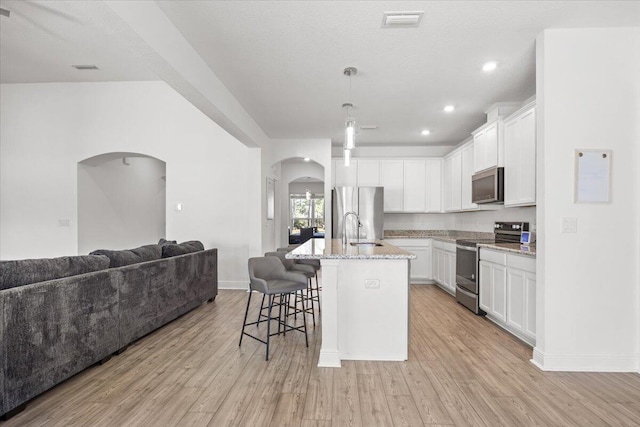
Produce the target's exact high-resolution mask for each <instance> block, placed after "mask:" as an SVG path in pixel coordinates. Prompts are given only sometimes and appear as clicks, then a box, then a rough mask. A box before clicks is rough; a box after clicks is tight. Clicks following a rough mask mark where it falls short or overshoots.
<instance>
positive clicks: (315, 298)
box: [277, 245, 322, 313]
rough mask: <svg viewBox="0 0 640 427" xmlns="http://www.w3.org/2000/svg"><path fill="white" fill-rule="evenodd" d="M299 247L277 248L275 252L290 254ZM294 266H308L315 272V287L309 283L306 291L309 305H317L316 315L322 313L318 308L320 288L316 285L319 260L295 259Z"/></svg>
mask: <svg viewBox="0 0 640 427" xmlns="http://www.w3.org/2000/svg"><path fill="white" fill-rule="evenodd" d="M298 246H299V245H289V246H288V247H286V248H278V249H277V251H278V252H285V253H286V252H291V251H292V250H294V249H295V248H297V247H298ZM294 261H295V263H296V264H298V265H310V266H311V267H312V268H313V269H314V271H315V278H316V286H315V287H313V286H312V284H311V281H309V288H308V289H307V291H308V292H309V294H310V296H311V304H313V302H314V301H315V302H317V303H318V313H322V309H321V308H320V291H321V290H322V286H320V285H319V284H318V271H319V270H320V260H319V259H296V260H294ZM314 292H315V295H313V293H314Z"/></svg>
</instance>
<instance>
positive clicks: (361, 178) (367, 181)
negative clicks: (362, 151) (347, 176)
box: [357, 159, 380, 187]
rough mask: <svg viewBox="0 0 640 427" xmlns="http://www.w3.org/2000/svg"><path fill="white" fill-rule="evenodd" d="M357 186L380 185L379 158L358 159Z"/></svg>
mask: <svg viewBox="0 0 640 427" xmlns="http://www.w3.org/2000/svg"><path fill="white" fill-rule="evenodd" d="M357 162H358V186H359V187H378V186H379V185H380V160H370V159H358V160H357Z"/></svg>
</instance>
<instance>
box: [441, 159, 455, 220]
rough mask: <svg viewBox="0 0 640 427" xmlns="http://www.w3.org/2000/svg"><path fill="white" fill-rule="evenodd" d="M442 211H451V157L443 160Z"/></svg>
mask: <svg viewBox="0 0 640 427" xmlns="http://www.w3.org/2000/svg"><path fill="white" fill-rule="evenodd" d="M443 176H444V183H443V186H442V187H443V188H444V197H443V200H444V210H445V211H450V210H452V209H453V182H452V181H453V157H445V158H444V174H443Z"/></svg>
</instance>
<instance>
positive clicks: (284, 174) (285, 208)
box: [276, 157, 327, 247]
mask: <svg viewBox="0 0 640 427" xmlns="http://www.w3.org/2000/svg"><path fill="white" fill-rule="evenodd" d="M279 175H280V180H279V182H278V189H279V190H278V192H277V197H276V200H277V206H278V209H276V230H277V231H276V247H281V246H287V245H288V244H289V241H290V240H289V234H290V233H293V234H295V231H294V230H293V227H294V224H293V216H294V215H293V214H292V211H291V209H292V206H291V194H292V193H291V189H294V190H295V191H296V193H294V194H296V195H298V197H299V195H300V194H303V195H304V196H305V197H306V191H305V190H307V189H309V190H311V188H307V187H313V188H314V189H315V191H310V193H313V194H314V195H315V196H316V198H320V197H321V198H322V199H323V200H324V199H325V198H326V194H325V189H324V186H325V185H324V178H325V168H324V166H323V165H321V164H320V163H317V162H315V161H313V160H310V159H309V160H305V159H304V158H300V157H292V158H288V159H285V160H282V161H281V162H279ZM300 183H309V184H301V185H302V187H304V188H302V187H299V186H298V184H300ZM311 183H313V184H311ZM292 185H293V187H291V186H292ZM320 188H322V189H320ZM298 191H302V192H298ZM325 208H326V207H325V206H324V205H322V209H323V211H324V217H326V215H327V213H326V209H325ZM299 219H300V220H302V218H299ZM311 222H313V215H311ZM322 225H323V226H324V218H323V221H322Z"/></svg>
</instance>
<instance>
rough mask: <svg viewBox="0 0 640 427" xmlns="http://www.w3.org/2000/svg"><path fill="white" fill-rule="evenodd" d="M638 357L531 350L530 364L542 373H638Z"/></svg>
mask: <svg viewBox="0 0 640 427" xmlns="http://www.w3.org/2000/svg"><path fill="white" fill-rule="evenodd" d="M638 360H639V358H638V355H637V354H626V355H617V354H610V355H592V354H548V353H544V352H542V351H540V350H539V349H538V348H534V349H533V358H532V359H531V363H533V364H534V365H536V366H537V367H538V368H540V369H541V370H543V371H565V372H638Z"/></svg>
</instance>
